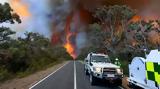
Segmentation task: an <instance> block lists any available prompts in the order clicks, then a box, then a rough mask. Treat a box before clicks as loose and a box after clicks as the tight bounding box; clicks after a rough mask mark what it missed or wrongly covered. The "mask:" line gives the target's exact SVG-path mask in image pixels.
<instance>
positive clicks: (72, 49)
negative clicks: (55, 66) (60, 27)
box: [64, 13, 77, 59]
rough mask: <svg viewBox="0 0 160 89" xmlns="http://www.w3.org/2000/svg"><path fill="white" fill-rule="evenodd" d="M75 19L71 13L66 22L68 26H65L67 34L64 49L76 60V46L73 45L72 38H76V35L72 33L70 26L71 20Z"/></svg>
mask: <svg viewBox="0 0 160 89" xmlns="http://www.w3.org/2000/svg"><path fill="white" fill-rule="evenodd" d="M72 18H73V13H71V14H70V15H69V16H68V17H67V20H66V26H65V32H66V42H65V44H64V47H65V48H66V50H67V52H68V53H69V54H70V55H71V56H72V57H73V58H74V59H75V58H76V56H77V55H76V52H75V46H74V44H72V42H71V40H70V38H71V37H72V36H74V33H73V32H71V31H70V25H71V20H72Z"/></svg>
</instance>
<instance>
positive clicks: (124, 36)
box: [77, 5, 160, 75]
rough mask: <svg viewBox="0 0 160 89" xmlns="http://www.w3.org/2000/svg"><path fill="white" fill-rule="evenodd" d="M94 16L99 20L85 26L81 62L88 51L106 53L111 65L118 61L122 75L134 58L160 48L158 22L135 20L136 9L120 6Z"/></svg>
mask: <svg viewBox="0 0 160 89" xmlns="http://www.w3.org/2000/svg"><path fill="white" fill-rule="evenodd" d="M93 16H94V17H95V18H97V19H98V20H97V21H96V22H95V23H94V24H91V25H90V26H89V27H88V30H89V31H88V35H89V38H88V39H89V43H88V44H87V47H86V48H83V49H82V50H81V53H80V55H79V56H78V58H77V59H79V60H84V58H85V57H86V56H87V54H88V53H89V52H100V53H106V54H108V55H109V56H110V58H111V60H112V61H113V62H114V60H115V58H118V59H119V60H120V61H121V63H122V66H121V67H122V68H123V70H124V73H125V74H126V75H127V74H128V64H129V63H130V62H131V60H132V59H133V57H135V56H141V57H144V56H145V52H144V49H146V52H149V51H150V50H152V49H157V48H159V47H160V20H143V19H138V20H137V21H135V19H134V18H135V17H136V16H137V15H136V10H134V9H132V8H130V7H128V6H125V5H122V6H119V5H114V6H109V7H106V6H103V7H101V8H97V9H96V10H95V11H94V13H93Z"/></svg>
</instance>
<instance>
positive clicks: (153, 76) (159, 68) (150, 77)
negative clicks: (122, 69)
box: [128, 50, 160, 89]
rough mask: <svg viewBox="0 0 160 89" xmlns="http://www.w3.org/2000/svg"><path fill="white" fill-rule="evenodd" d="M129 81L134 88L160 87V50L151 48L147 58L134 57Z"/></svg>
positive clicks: (155, 88) (154, 88)
mask: <svg viewBox="0 0 160 89" xmlns="http://www.w3.org/2000/svg"><path fill="white" fill-rule="evenodd" d="M128 82H129V87H131V88H133V89H160V51H158V50H151V52H150V53H149V54H148V55H146V58H142V57H135V58H133V60H132V62H131V64H129V78H128Z"/></svg>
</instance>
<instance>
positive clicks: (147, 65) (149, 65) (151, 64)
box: [146, 62, 154, 72]
mask: <svg viewBox="0 0 160 89" xmlns="http://www.w3.org/2000/svg"><path fill="white" fill-rule="evenodd" d="M146 67H147V71H152V72H154V65H153V62H147V63H146Z"/></svg>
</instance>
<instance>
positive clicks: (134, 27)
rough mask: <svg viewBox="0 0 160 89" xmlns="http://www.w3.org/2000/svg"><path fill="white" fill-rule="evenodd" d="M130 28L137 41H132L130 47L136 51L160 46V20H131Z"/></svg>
mask: <svg viewBox="0 0 160 89" xmlns="http://www.w3.org/2000/svg"><path fill="white" fill-rule="evenodd" d="M128 29H129V34H133V39H134V40H135V43H131V44H130V45H129V46H128V47H129V48H131V50H133V51H134V52H137V51H143V50H144V49H148V50H149V49H153V48H154V49H155V48H158V47H159V46H160V24H159V20H149V21H144V20H140V21H137V22H131V23H130V24H129V26H128Z"/></svg>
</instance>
